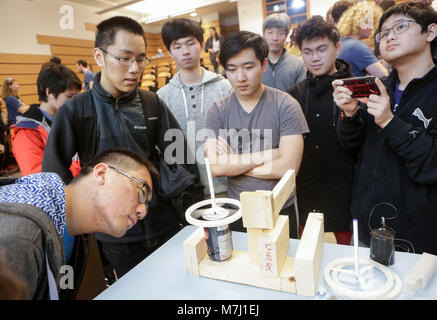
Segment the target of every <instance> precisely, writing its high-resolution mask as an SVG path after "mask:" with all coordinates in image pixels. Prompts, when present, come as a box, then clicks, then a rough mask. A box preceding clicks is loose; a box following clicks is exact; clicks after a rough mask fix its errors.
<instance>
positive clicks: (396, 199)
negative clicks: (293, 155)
mask: <svg viewBox="0 0 437 320" xmlns="http://www.w3.org/2000/svg"><path fill="white" fill-rule="evenodd" d="M398 79H399V78H398V74H397V72H396V70H395V71H393V72H392V73H391V74H390V76H389V77H388V79H386V80H385V81H383V82H384V84H385V86H386V88H387V93H388V94H389V96H390V102H391V110H393V109H394V104H395V101H394V97H393V92H394V89H395V86H396V83H397V81H398ZM436 92H437V66H435V67H434V68H432V69H431V70H430V71H429V72H428V73H427V74H426V75H424V76H423V77H422V78H415V79H413V80H411V82H410V83H409V84H408V85H407V87H406V88H405V90H404V93H403V95H402V98H401V100H400V102H399V106H398V108H397V111H396V112H395V113H394V115H395V116H394V118H393V119H392V120H391V121H390V122H389V123H388V125H387V126H386V127H385V128H384V129H381V128H380V127H378V126H377V125H376V124H375V121H374V118H373V116H371V115H369V114H368V113H367V107H366V105H362V108H361V109H360V110H359V111H358V113H357V114H356V116H354V117H352V118H351V119H346V120H341V119H339V121H338V125H337V128H338V137H339V139H340V141H341V142H342V143H343V145H344V147H345V148H348V149H350V148H356V147H361V153H360V156H359V162H358V166H357V173H356V175H355V183H354V192H353V200H352V216H353V217H354V218H357V219H358V222H359V223H358V224H359V229H360V240H362V241H365V242H367V244H368V243H369V238H370V229H369V225H370V228H372V229H375V228H377V227H379V226H380V220H381V216H384V217H385V218H386V224H387V225H388V226H389V227H391V228H393V229H394V230H395V231H396V238H398V239H404V240H408V241H410V242H411V243H412V244H413V245H414V248H415V251H416V253H421V252H423V251H425V252H429V253H432V254H437V237H436V236H435V232H436V229H437V95H436ZM382 202H387V203H390V204H391V205H393V206H395V208H396V211H397V212H396V211H395V210H394V209H393V208H392V207H391V206H389V205H379V206H377V207H376V208H375V206H376V205H377V204H379V203H382ZM373 208H375V210H374V211H373V214H372V216H371V217H370V213H371V211H372V209H373ZM388 218H392V219H388ZM396 244H398V245H402V246H406V247H409V245H408V243H406V242H403V241H398V242H397V243H396Z"/></svg>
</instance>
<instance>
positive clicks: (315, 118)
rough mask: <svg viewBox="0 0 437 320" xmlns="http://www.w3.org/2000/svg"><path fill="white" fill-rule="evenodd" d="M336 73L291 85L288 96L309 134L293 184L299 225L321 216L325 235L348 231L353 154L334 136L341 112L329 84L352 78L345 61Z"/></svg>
mask: <svg viewBox="0 0 437 320" xmlns="http://www.w3.org/2000/svg"><path fill="white" fill-rule="evenodd" d="M336 69H337V72H336V73H334V74H332V75H324V76H321V77H313V76H312V74H311V73H309V72H308V74H307V79H306V80H304V81H301V82H299V83H296V84H294V85H293V86H291V88H290V89H289V91H288V92H289V93H290V94H291V95H292V96H293V97H294V98H295V99H296V100H297V101H299V103H300V105H301V106H302V109H303V111H304V114H305V117H306V120H307V123H308V126H309V129H310V132H309V133H307V134H305V135H304V153H303V158H302V162H301V167H300V170H299V174H298V176H297V180H296V194H297V202H298V208H299V216H300V224H301V225H305V221H306V218H307V216H308V213H309V212H312V211H318V212H322V213H323V214H324V221H325V231H326V232H342V231H349V227H350V222H351V214H350V202H351V197H352V184H353V175H354V168H355V167H354V166H355V162H356V150H345V149H344V148H343V147H342V145H341V144H340V142H339V141H338V138H337V135H336V127H335V125H336V121H337V118H338V115H339V113H340V110H339V109H338V107H337V106H336V105H335V103H334V100H333V96H332V92H333V88H332V85H331V83H332V81H334V80H335V79H342V78H348V77H351V76H352V73H351V70H350V66H349V64H348V63H347V62H345V61H344V60H340V59H337V60H336Z"/></svg>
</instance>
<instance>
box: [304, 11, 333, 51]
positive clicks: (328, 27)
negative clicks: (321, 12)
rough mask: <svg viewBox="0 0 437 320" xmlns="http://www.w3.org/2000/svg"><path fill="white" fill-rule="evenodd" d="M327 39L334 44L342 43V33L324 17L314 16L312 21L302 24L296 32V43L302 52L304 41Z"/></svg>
mask: <svg viewBox="0 0 437 320" xmlns="http://www.w3.org/2000/svg"><path fill="white" fill-rule="evenodd" d="M324 37H327V38H328V39H329V40H331V41H332V43H334V45H335V44H337V42H338V41H340V32H338V30H337V28H336V27H335V26H334V25H332V24H330V23H329V22H326V21H325V20H324V19H323V17H322V16H313V17H312V18H311V19H309V20H307V21H305V22H304V23H302V24H300V25H299V26H298V27H297V30H296V43H297V45H298V46H299V49H301V50H302V42H303V40H313V39H320V38H324Z"/></svg>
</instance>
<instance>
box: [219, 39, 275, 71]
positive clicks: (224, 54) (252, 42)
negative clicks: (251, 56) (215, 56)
mask: <svg viewBox="0 0 437 320" xmlns="http://www.w3.org/2000/svg"><path fill="white" fill-rule="evenodd" d="M247 48H252V49H253V51H255V56H256V58H257V59H258V60H259V61H261V64H263V63H264V61H265V59H266V58H267V55H268V54H269V45H268V44H267V42H266V40H264V38H263V37H261V36H260V35H259V34H256V33H253V32H250V31H237V32H234V33H232V34H231V35H229V37H227V38H226V39H225V41H224V42H223V46H222V48H221V50H220V63H221V64H222V66H223V67H224V68H225V69H226V64H227V63H228V60H229V59H230V58H232V57H233V56H235V55H237V54H239V53H240V52H241V51H242V50H244V49H247Z"/></svg>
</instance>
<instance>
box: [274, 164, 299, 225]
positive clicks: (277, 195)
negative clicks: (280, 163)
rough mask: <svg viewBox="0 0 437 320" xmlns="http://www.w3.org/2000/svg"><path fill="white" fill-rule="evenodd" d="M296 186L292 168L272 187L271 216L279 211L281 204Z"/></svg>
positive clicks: (276, 214) (275, 215)
mask: <svg viewBox="0 0 437 320" xmlns="http://www.w3.org/2000/svg"><path fill="white" fill-rule="evenodd" d="M295 186H296V180H295V176H294V170H288V171H287V172H286V173H285V175H284V176H283V177H282V179H281V180H279V182H278V183H277V184H276V186H275V187H274V188H273V190H272V193H273V209H274V212H273V216H274V217H275V219H276V217H277V216H278V215H279V212H281V210H282V207H283V205H284V204H285V202H286V201H287V199H288V197H290V194H291V193H292V192H293V190H294V188H295Z"/></svg>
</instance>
